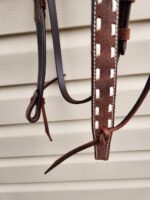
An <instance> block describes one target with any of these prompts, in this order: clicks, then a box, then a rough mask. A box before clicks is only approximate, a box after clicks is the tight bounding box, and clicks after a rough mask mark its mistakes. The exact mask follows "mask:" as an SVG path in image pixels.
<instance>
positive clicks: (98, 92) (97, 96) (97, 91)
mask: <svg viewBox="0 0 150 200" xmlns="http://www.w3.org/2000/svg"><path fill="white" fill-rule="evenodd" d="M96 99H100V89H96Z"/></svg>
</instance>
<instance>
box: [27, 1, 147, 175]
mask: <svg viewBox="0 0 150 200" xmlns="http://www.w3.org/2000/svg"><path fill="white" fill-rule="evenodd" d="M134 1H135V0H91V66H92V67H91V85H92V90H91V96H89V97H87V98H86V99H83V100H80V101H79V100H75V99H73V98H72V97H71V96H70V94H69V93H68V90H67V88H66V84H65V80H64V77H65V75H64V71H63V62H62V55H61V45H60V36H59V28H58V19H57V12H56V4H55V0H47V6H48V10H49V16H50V23H51V33H52V39H53V47H54V57H55V65H56V72H57V78H54V79H53V80H51V81H49V82H47V83H45V75H46V29H45V9H46V1H45V0H34V7H35V23H36V30H37V43H38V63H39V64H38V80H37V88H36V90H35V92H34V94H33V96H32V98H31V100H30V104H29V106H28V108H27V111H26V117H27V119H28V120H29V121H30V122H31V123H35V122H37V121H38V120H39V118H40V115H41V112H42V114H43V120H44V125H45V132H46V133H47V135H48V137H49V139H50V140H51V141H52V138H51V135H50V131H49V127H48V121H47V117H46V111H45V106H44V105H45V100H44V97H43V94H44V90H45V89H46V88H47V87H48V86H49V85H51V84H52V83H54V82H55V81H58V85H59V88H60V92H61V94H62V96H63V97H64V99H65V100H66V101H67V102H69V103H72V104H82V103H86V102H89V101H90V100H91V126H92V133H93V140H92V141H90V142H87V143H86V144H83V145H81V146H79V147H77V148H75V149H73V150H71V151H70V152H68V153H66V154H65V155H63V156H62V157H60V158H59V159H57V160H56V161H55V162H54V163H53V164H52V165H51V166H50V167H49V168H48V169H47V170H46V172H45V174H47V173H48V172H49V171H50V170H52V169H53V168H55V167H56V166H57V165H59V164H60V163H62V162H63V161H64V160H66V159H67V158H69V157H70V156H72V155H74V154H76V153H78V152H80V151H82V150H84V149H86V148H89V147H92V146H94V150H95V159H97V160H108V158H109V152H110V143H111V138H112V135H113V133H114V132H116V131H117V130H119V129H120V128H122V127H124V126H125V125H126V124H127V123H128V122H129V121H130V119H131V118H132V117H133V115H134V114H135V113H136V111H137V110H138V108H139V107H140V105H141V104H142V102H143V101H144V99H145V97H146V96H147V94H148V92H149V90H150V76H149V77H148V80H147V82H146V84H145V87H144V89H143V91H142V93H141V95H140V96H139V98H138V100H137V102H136V103H135V105H134V106H133V108H132V109H131V110H130V112H129V113H128V114H127V116H126V117H125V118H124V119H123V120H122V121H121V122H120V123H119V124H118V125H116V126H114V117H115V102H116V85H117V66H118V61H119V58H120V55H124V54H125V50H126V47H127V40H129V38H130V29H129V18H130V10H131V4H132V3H133V2H134ZM33 109H34V110H35V113H34V114H33V115H32V113H33Z"/></svg>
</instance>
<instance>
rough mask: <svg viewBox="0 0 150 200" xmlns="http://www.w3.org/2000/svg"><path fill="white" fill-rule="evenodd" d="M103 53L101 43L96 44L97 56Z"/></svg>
mask: <svg viewBox="0 0 150 200" xmlns="http://www.w3.org/2000/svg"><path fill="white" fill-rule="evenodd" d="M100 55H101V45H100V44H99V43H97V44H96V56H97V57H98V56H100Z"/></svg>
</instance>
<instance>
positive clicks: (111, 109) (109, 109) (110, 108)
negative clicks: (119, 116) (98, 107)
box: [108, 104, 113, 112]
mask: <svg viewBox="0 0 150 200" xmlns="http://www.w3.org/2000/svg"><path fill="white" fill-rule="evenodd" d="M112 111H113V105H112V104H109V105H108V112H112Z"/></svg>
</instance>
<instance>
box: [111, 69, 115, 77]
mask: <svg viewBox="0 0 150 200" xmlns="http://www.w3.org/2000/svg"><path fill="white" fill-rule="evenodd" d="M114 76H115V70H114V69H110V78H114Z"/></svg>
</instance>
